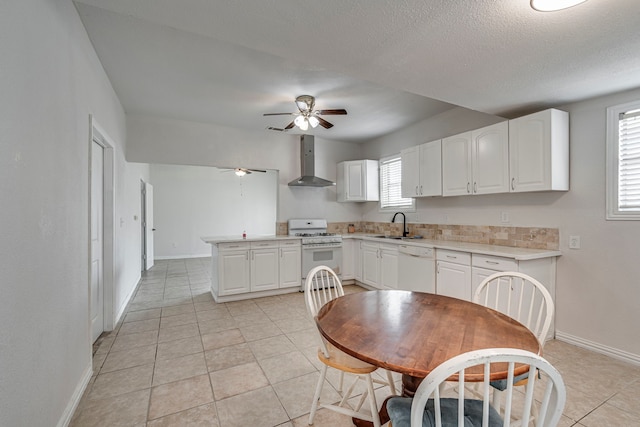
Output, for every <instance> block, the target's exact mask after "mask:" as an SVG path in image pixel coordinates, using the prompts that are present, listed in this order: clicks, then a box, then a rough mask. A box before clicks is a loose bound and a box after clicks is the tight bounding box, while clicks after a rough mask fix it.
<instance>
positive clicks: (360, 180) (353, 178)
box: [336, 160, 379, 202]
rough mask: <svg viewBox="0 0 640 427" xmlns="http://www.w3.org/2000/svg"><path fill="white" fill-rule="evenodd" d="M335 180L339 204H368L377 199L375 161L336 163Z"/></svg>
mask: <svg viewBox="0 0 640 427" xmlns="http://www.w3.org/2000/svg"><path fill="white" fill-rule="evenodd" d="M336 178H337V179H336V181H337V182H336V185H337V189H336V191H337V192H338V201H339V202H369V201H377V200H378V199H379V191H378V189H379V181H378V161H377V160H352V161H348V162H341V163H338V166H337V171H336Z"/></svg>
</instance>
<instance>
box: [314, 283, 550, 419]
mask: <svg viewBox="0 0 640 427" xmlns="http://www.w3.org/2000/svg"><path fill="white" fill-rule="evenodd" d="M317 325H318V329H319V330H320V333H321V334H322V336H323V337H324V338H325V339H326V340H327V341H329V342H330V343H331V344H333V345H334V346H336V347H337V348H339V349H340V350H342V351H344V352H345V353H347V354H349V355H351V356H353V357H356V358H358V359H360V360H363V361H365V362H368V363H370V364H372V365H374V366H378V367H380V368H384V369H388V370H390V371H394V372H399V373H401V374H402V394H403V395H404V396H410V397H411V396H413V394H414V393H415V390H416V389H417V387H418V385H419V384H420V382H421V381H422V379H424V377H426V376H427V375H428V374H429V373H430V372H431V371H432V370H433V369H434V368H435V367H437V366H438V365H440V364H441V363H442V362H444V361H446V360H448V359H451V358H452V357H454V356H457V355H459V354H462V353H465V352H467V351H472V350H480V349H484V348H496V347H502V348H518V349H524V350H528V351H531V352H533V353H536V354H541V352H542V346H541V344H540V342H539V341H538V339H537V338H536V336H535V335H534V334H533V332H531V331H530V330H529V329H527V327H525V326H524V325H522V324H521V323H519V322H518V321H516V320H514V319H512V318H511V317H509V316H507V315H504V314H502V313H500V312H498V311H495V310H493V309H490V308H487V307H484V306H482V305H479V304H474V303H472V302H468V301H463V300H460V299H457V298H451V297H446V296H443V295H435V294H429V293H422V292H410V291H397V290H380V291H367V292H358V293H353V294H348V295H345V296H342V297H339V298H336V299H334V300H332V301H330V302H328V303H327V304H325V305H324V306H323V307H322V308H321V309H320V311H319V312H318V316H317ZM527 369H528V367H527V366H524V365H523V366H521V367H517V368H516V371H515V373H514V374H515V375H519V374H521V373H524V372H526V370H527ZM506 371H507V366H506V364H504V365H495V366H492V371H491V379H492V380H493V379H503V378H506V376H507V374H506ZM482 376H483V373H482V370H481V368H479V369H478V370H466V371H465V381H481V380H482ZM455 379H456V377H452V378H451V380H455ZM385 415H386V409H385V408H384V407H383V410H382V411H381V421H383V418H385ZM356 421H358V420H355V419H354V423H356V425H366V424H367V423H361V422H359V421H358V422H356ZM385 422H386V421H385Z"/></svg>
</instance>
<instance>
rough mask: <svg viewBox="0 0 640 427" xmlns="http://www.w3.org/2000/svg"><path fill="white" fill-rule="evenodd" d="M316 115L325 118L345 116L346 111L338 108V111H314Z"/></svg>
mask: <svg viewBox="0 0 640 427" xmlns="http://www.w3.org/2000/svg"><path fill="white" fill-rule="evenodd" d="M316 114H323V115H325V116H330V115H345V114H347V110H345V109H344V108H339V109H336V110H318V111H316Z"/></svg>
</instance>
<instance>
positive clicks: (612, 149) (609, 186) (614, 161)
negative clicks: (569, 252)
mask: <svg viewBox="0 0 640 427" xmlns="http://www.w3.org/2000/svg"><path fill="white" fill-rule="evenodd" d="M638 109H640V100H638V101H633V102H627V103H625V104H620V105H615V106H612V107H609V108H607V135H606V146H607V150H606V219H607V220H609V221H640V209H638V210H633V211H627V210H620V207H619V204H618V195H619V179H618V178H619V143H620V141H619V131H620V128H619V125H620V114H622V113H627V112H630V111H633V110H638Z"/></svg>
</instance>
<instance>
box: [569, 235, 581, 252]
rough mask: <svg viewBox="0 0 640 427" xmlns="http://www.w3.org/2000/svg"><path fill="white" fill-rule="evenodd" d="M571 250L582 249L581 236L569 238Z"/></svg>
mask: <svg viewBox="0 0 640 427" xmlns="http://www.w3.org/2000/svg"><path fill="white" fill-rule="evenodd" d="M569 249H580V236H569Z"/></svg>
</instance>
